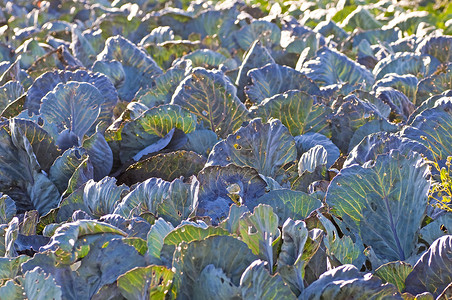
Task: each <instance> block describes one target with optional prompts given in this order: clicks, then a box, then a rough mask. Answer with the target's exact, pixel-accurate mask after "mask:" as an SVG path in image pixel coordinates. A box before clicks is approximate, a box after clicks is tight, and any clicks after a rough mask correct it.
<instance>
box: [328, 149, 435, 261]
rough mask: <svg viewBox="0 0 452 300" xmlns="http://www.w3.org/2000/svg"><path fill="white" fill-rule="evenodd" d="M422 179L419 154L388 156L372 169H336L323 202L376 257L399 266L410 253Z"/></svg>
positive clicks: (423, 195)
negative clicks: (335, 174) (396, 263)
mask: <svg viewBox="0 0 452 300" xmlns="http://www.w3.org/2000/svg"><path fill="white" fill-rule="evenodd" d="M428 175H429V170H428V168H427V165H426V164H425V162H424V159H423V158H422V157H421V156H420V155H419V154H417V153H413V154H411V155H409V156H408V157H405V156H403V155H402V154H400V153H399V152H397V151H391V152H389V153H388V154H385V155H380V156H378V157H377V159H376V161H375V163H374V164H369V163H368V164H365V165H364V166H363V167H361V166H359V165H352V166H350V167H348V168H344V169H342V170H341V172H340V173H339V175H337V176H336V177H335V178H334V179H333V181H332V182H331V184H330V186H329V188H328V192H327V195H326V202H327V204H328V205H330V206H331V207H332V213H333V214H335V215H337V216H338V217H341V218H342V220H344V223H345V224H346V225H347V227H348V228H350V229H351V231H352V232H353V231H355V232H356V233H358V234H359V236H360V237H361V239H362V241H363V243H364V244H366V245H369V246H372V248H373V249H374V251H375V253H376V254H377V255H378V257H380V258H381V259H388V260H405V259H406V258H408V257H410V256H411V254H412V253H413V251H414V247H415V243H416V241H417V233H418V230H419V229H420V225H421V223H422V220H423V218H424V216H425V210H426V206H427V191H428V189H429V186H430V183H429V181H428V180H427V176H428ZM406 212H409V214H407V213H406Z"/></svg>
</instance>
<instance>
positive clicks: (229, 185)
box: [197, 164, 267, 224]
mask: <svg viewBox="0 0 452 300" xmlns="http://www.w3.org/2000/svg"><path fill="white" fill-rule="evenodd" d="M198 180H199V183H200V188H199V205H198V211H197V215H199V216H209V217H210V218H211V219H212V222H213V223H214V224H217V223H219V222H220V221H221V219H223V218H226V217H227V216H228V213H229V206H231V205H232V204H233V203H234V202H233V201H232V200H231V197H233V198H234V197H235V196H238V197H237V198H238V199H239V200H237V201H240V203H241V204H245V205H247V202H248V201H250V202H252V201H253V200H254V199H257V198H259V197H260V196H262V195H264V194H265V191H266V187H267V184H266V183H265V181H264V180H263V179H262V178H261V177H260V176H259V173H258V172H257V171H256V170H255V169H252V168H249V167H238V166H236V165H234V164H230V165H227V166H226V167H218V166H212V167H206V168H204V169H203V170H202V171H201V172H199V174H198Z"/></svg>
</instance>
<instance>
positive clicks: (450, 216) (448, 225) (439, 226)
mask: <svg viewBox="0 0 452 300" xmlns="http://www.w3.org/2000/svg"><path fill="white" fill-rule="evenodd" d="M443 212H444V213H443V214H442V215H441V216H440V217H438V218H436V219H435V220H434V221H432V222H431V223H428V224H427V225H426V226H424V227H422V229H421V231H420V232H419V235H420V237H421V238H422V239H423V240H424V241H426V242H427V243H429V244H430V245H431V244H433V242H434V241H435V240H436V239H438V238H440V237H442V236H443V235H446V233H445V232H444V227H445V229H447V232H448V233H449V234H450V233H451V232H452V212H448V211H443Z"/></svg>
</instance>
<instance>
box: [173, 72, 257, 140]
mask: <svg viewBox="0 0 452 300" xmlns="http://www.w3.org/2000/svg"><path fill="white" fill-rule="evenodd" d="M236 93H237V90H236V88H235V87H234V86H233V85H232V83H231V82H230V81H229V80H228V79H227V77H226V76H225V75H223V73H222V72H219V71H207V70H205V69H203V68H195V69H194V70H193V72H192V74H191V75H189V76H187V77H186V78H185V79H184V80H183V81H182V82H181V83H180V84H179V86H178V87H177V89H176V91H175V92H174V95H173V98H172V99H171V103H172V104H178V105H180V106H182V107H184V108H186V109H188V110H189V111H190V112H192V113H193V114H195V115H196V116H197V118H198V122H201V121H202V122H203V125H204V127H205V128H208V129H211V130H212V131H214V132H215V133H216V134H217V135H219V136H220V137H226V136H227V135H228V134H229V133H232V132H234V131H235V130H236V129H238V128H239V127H240V125H241V124H242V122H243V121H245V120H246V114H247V112H248V111H247V109H246V108H245V106H244V105H243V103H241V102H240V100H239V98H237V95H236Z"/></svg>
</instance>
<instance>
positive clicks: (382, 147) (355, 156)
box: [344, 132, 428, 167]
mask: <svg viewBox="0 0 452 300" xmlns="http://www.w3.org/2000/svg"><path fill="white" fill-rule="evenodd" d="M391 150H398V151H399V152H400V154H402V155H405V156H407V155H409V154H410V153H411V152H418V153H422V154H424V155H427V152H428V150H427V148H426V147H425V146H424V145H422V144H421V143H419V142H416V141H414V140H411V139H408V138H402V137H400V136H399V135H396V134H393V133H387V132H377V133H372V134H369V135H368V136H367V137H365V138H364V139H363V140H362V141H361V143H359V144H358V145H357V146H355V147H354V148H353V150H351V151H350V154H349V155H348V157H347V160H346V161H345V162H344V167H349V166H351V165H353V164H360V165H363V164H364V163H365V162H367V161H370V160H375V159H376V158H377V156H378V155H379V154H385V153H388V152H389V151H391ZM427 156H428V155H427Z"/></svg>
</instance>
